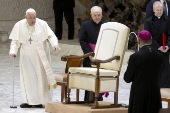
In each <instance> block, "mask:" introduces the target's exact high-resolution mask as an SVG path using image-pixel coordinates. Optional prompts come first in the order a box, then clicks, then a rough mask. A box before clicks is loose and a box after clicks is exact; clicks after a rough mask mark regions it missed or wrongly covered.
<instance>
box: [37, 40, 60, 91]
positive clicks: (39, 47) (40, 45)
mask: <svg viewBox="0 0 170 113" xmlns="http://www.w3.org/2000/svg"><path fill="white" fill-rule="evenodd" d="M36 49H37V51H38V54H39V56H40V59H41V62H42V64H43V66H44V69H45V72H46V74H47V78H48V80H49V82H50V86H51V87H52V88H53V89H55V88H56V87H57V84H56V80H55V77H54V76H53V72H52V69H51V66H50V63H49V61H48V59H47V55H46V53H45V50H44V46H43V42H38V43H37V45H36Z"/></svg>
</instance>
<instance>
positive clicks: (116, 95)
mask: <svg viewBox="0 0 170 113" xmlns="http://www.w3.org/2000/svg"><path fill="white" fill-rule="evenodd" d="M114 105H118V93H117V92H114Z"/></svg>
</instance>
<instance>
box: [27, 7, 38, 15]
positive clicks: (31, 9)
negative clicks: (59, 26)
mask: <svg viewBox="0 0 170 113" xmlns="http://www.w3.org/2000/svg"><path fill="white" fill-rule="evenodd" d="M32 12H34V13H36V11H35V10H34V9H33V8H29V9H27V11H26V15H27V14H28V13H32Z"/></svg>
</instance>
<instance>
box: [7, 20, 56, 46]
mask: <svg viewBox="0 0 170 113" xmlns="http://www.w3.org/2000/svg"><path fill="white" fill-rule="evenodd" d="M35 32H36V35H37V38H38V41H39V42H42V41H44V40H46V39H48V36H51V35H53V34H54V32H53V31H52V30H51V29H50V27H49V26H48V24H47V23H46V22H45V21H43V20H41V19H38V18H36V24H35ZM29 38H30V37H29V32H28V28H27V20H26V19H23V20H20V21H18V22H17V23H16V24H15V25H14V27H13V29H12V31H11V34H10V36H9V39H12V40H18V41H19V42H20V43H26V39H29Z"/></svg>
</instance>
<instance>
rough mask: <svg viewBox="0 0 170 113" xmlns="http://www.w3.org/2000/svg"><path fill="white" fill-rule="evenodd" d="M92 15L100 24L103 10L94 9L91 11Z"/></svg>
mask: <svg viewBox="0 0 170 113" xmlns="http://www.w3.org/2000/svg"><path fill="white" fill-rule="evenodd" d="M91 17H92V20H93V21H94V22H95V23H97V24H98V23H99V22H100V21H101V19H102V12H101V11H99V10H96V11H95V10H94V11H93V12H91Z"/></svg>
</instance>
